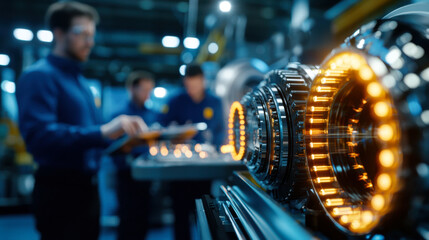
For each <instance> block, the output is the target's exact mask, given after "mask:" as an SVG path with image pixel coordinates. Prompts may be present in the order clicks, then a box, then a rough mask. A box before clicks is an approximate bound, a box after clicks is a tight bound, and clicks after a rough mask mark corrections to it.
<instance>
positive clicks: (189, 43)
mask: <svg viewBox="0 0 429 240" xmlns="http://www.w3.org/2000/svg"><path fill="white" fill-rule="evenodd" d="M183 45H185V48H189V49H197V48H198V47H199V46H200V40H198V38H195V37H187V38H185V40H183Z"/></svg>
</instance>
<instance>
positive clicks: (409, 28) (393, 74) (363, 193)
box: [196, 3, 429, 239]
mask: <svg viewBox="0 0 429 240" xmlns="http://www.w3.org/2000/svg"><path fill="white" fill-rule="evenodd" d="M428 29H429V4H427V3H419V4H412V5H408V6H405V7H402V8H400V9H397V10H395V11H393V12H391V13H390V14H388V15H387V16H386V17H385V18H383V19H380V20H378V21H373V22H370V23H368V24H366V25H364V26H362V27H361V28H359V29H358V30H357V31H356V32H355V33H354V34H353V35H352V36H350V37H349V38H347V39H346V40H345V41H344V43H343V44H342V45H341V46H340V47H338V48H337V49H335V50H333V51H332V52H331V54H330V55H329V56H328V57H327V58H326V59H325V60H324V61H323V63H321V64H320V65H319V66H309V65H305V64H301V63H290V64H289V65H288V66H287V68H286V69H279V70H274V71H271V72H270V73H269V74H267V75H266V77H265V79H264V80H263V81H262V82H261V83H260V84H259V85H258V86H257V87H256V88H255V89H253V90H252V91H251V92H249V93H247V94H246V95H245V96H244V97H243V98H242V99H241V101H240V102H234V103H233V104H232V106H231V110H230V116H229V120H228V124H229V146H231V155H232V157H233V158H234V159H235V160H242V161H243V162H244V163H245V164H246V166H247V168H248V172H236V173H235V175H234V177H233V180H232V181H231V182H230V183H229V185H226V186H222V191H223V195H222V196H220V197H217V198H211V197H208V196H205V197H203V198H202V199H198V200H197V201H196V204H197V213H198V222H199V224H200V228H199V229H200V232H201V236H202V237H203V238H204V239H237V238H238V239H312V238H321V239H328V238H332V239H355V238H356V239H428V238H429V212H428V211H429V197H428V196H429V165H428V164H429V162H428V160H429V158H428V157H427V156H428V153H429V148H428V147H429V99H428V97H427V96H428V93H429V55H428V53H429V32H428Z"/></svg>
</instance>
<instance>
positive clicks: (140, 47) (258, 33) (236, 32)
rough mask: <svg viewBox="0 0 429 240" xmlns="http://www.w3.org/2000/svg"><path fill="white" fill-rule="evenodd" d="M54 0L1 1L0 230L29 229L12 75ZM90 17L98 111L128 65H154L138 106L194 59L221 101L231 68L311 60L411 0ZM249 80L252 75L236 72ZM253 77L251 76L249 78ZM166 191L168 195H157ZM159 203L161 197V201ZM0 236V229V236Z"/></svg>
mask: <svg viewBox="0 0 429 240" xmlns="http://www.w3.org/2000/svg"><path fill="white" fill-rule="evenodd" d="M53 2H55V1H49V0H14V1H2V3H1V5H0V6H1V9H0V12H1V14H0V19H1V20H0V33H1V38H0V80H1V83H0V86H1V91H0V95H1V97H0V101H1V104H0V117H1V118H0V236H1V237H0V238H1V239H37V233H36V231H35V229H34V222H33V220H32V217H31V215H30V214H29V212H30V203H31V199H30V196H31V192H32V187H33V184H34V179H33V177H32V173H33V171H34V163H33V161H32V158H31V155H30V154H28V153H27V152H26V150H25V145H24V143H23V140H22V138H21V137H20V135H19V130H18V128H17V104H16V100H15V81H16V79H18V77H19V76H20V74H21V73H22V71H23V70H24V69H25V68H26V67H27V66H29V65H31V64H33V63H34V62H35V61H37V60H38V59H40V58H43V57H45V56H47V55H48V53H49V52H50V48H51V42H52V40H53V35H52V33H51V32H50V31H48V30H46V29H47V26H46V25H45V22H44V15H45V12H46V9H47V8H48V6H49V5H50V4H52V3H53ZM81 2H84V3H87V4H89V5H91V6H93V7H95V8H96V9H97V11H98V12H99V14H100V19H101V21H100V23H99V25H98V27H97V34H96V37H95V47H94V48H93V51H92V53H91V56H90V59H89V61H88V62H87V63H85V65H84V76H86V77H87V78H89V79H91V81H90V85H91V86H90V88H91V91H92V92H93V94H94V97H95V98H96V100H97V101H96V102H97V104H98V106H99V107H100V108H101V109H102V112H103V116H104V118H105V119H106V120H108V119H109V117H110V116H111V114H112V113H113V112H115V111H117V109H116V107H118V106H123V103H125V102H126V101H127V99H128V96H127V92H126V89H125V88H124V84H125V80H126V78H127V76H128V74H129V73H130V72H132V71H134V70H146V71H149V72H151V73H153V74H154V75H155V78H156V87H155V88H154V90H153V92H152V94H151V97H150V100H149V101H147V102H146V103H145V104H146V107H148V108H151V109H154V110H155V111H158V112H161V111H162V109H163V106H164V105H165V104H166V103H167V101H168V99H169V97H170V96H172V95H174V94H175V93H177V92H178V91H179V89H181V87H182V76H183V75H184V70H185V69H184V68H185V65H186V64H190V63H195V62H196V63H199V64H202V67H203V69H204V72H205V74H206V78H207V83H208V87H209V88H210V89H211V90H212V91H213V92H214V93H216V94H217V95H219V96H220V97H222V98H223V99H224V104H225V109H227V108H228V107H229V105H230V103H231V102H232V101H234V100H238V99H240V98H241V96H236V95H234V94H233V93H232V92H231V91H233V90H234V88H235V87H234V86H235V85H234V84H232V82H234V81H238V80H237V79H239V78H240V76H239V75H237V74H238V73H240V72H243V71H238V69H241V70H242V69H249V71H250V70H254V71H257V72H259V73H260V74H261V75H262V74H265V73H267V72H268V71H269V70H270V69H276V68H282V67H284V66H286V64H287V63H288V62H291V61H300V62H302V63H306V64H319V63H321V61H322V60H323V59H324V58H325V57H326V55H327V54H328V53H329V52H330V50H331V49H333V48H334V47H335V46H337V45H338V44H340V43H341V42H342V41H343V40H344V38H345V37H347V36H349V35H350V34H352V33H353V32H354V30H355V29H356V28H357V27H358V26H360V25H362V24H364V23H366V22H369V21H371V20H373V19H376V18H380V17H382V16H383V15H385V14H386V13H388V12H389V11H391V10H393V9H395V8H397V7H399V6H402V5H405V4H408V3H414V2H418V1H411V0H407V1H404V0H341V1H338V0H264V1H261V0H230V1H220V0H189V1H185V0H127V1H121V0H88V1H81ZM241 77H242V78H244V79H245V80H243V83H241V84H243V85H246V84H248V85H249V87H251V86H252V85H255V84H250V83H249V82H251V81H252V79H249V78H247V77H246V76H241ZM254 81H256V82H257V81H258V79H256V80H254ZM110 174H111V166H110V161H109V160H108V159H103V165H102V171H101V172H100V182H101V184H100V188H101V189H100V192H101V198H102V226H103V227H104V228H103V232H102V236H101V239H114V234H115V233H114V229H115V226H116V225H117V219H116V218H115V211H116V210H115V209H116V207H117V206H116V205H117V202H116V200H115V197H114V194H113V193H112V191H114V190H113V187H111V185H112V183H111V178H110V177H109V176H110ZM167 201H168V200H167ZM166 204H167V205H168V203H166ZM159 215H160V216H162V217H161V218H160V219H154V220H153V221H152V222H153V223H154V226H156V228H155V227H154V228H153V229H154V230H153V231H151V232H150V234H149V236H148V237H149V238H153V239H158V238H171V227H169V224H171V216H170V215H169V214H168V211H167V213H164V214H159ZM4 236H6V238H5V237H4Z"/></svg>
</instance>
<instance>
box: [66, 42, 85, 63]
mask: <svg viewBox="0 0 429 240" xmlns="http://www.w3.org/2000/svg"><path fill="white" fill-rule="evenodd" d="M66 46H67V47H66V51H65V53H66V55H67V57H69V58H71V59H73V60H77V61H79V62H85V61H86V60H87V59H88V56H86V57H84V58H82V57H81V56H79V55H77V54H76V53H75V51H73V49H72V48H71V47H70V44H69V41H67V43H66Z"/></svg>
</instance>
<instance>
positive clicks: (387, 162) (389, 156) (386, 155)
mask: <svg viewBox="0 0 429 240" xmlns="http://www.w3.org/2000/svg"><path fill="white" fill-rule="evenodd" d="M378 159H379V161H380V164H381V165H382V166H383V167H392V166H393V164H394V163H395V156H394V155H393V152H392V150H390V149H383V150H381V151H380V154H379V155H378Z"/></svg>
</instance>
